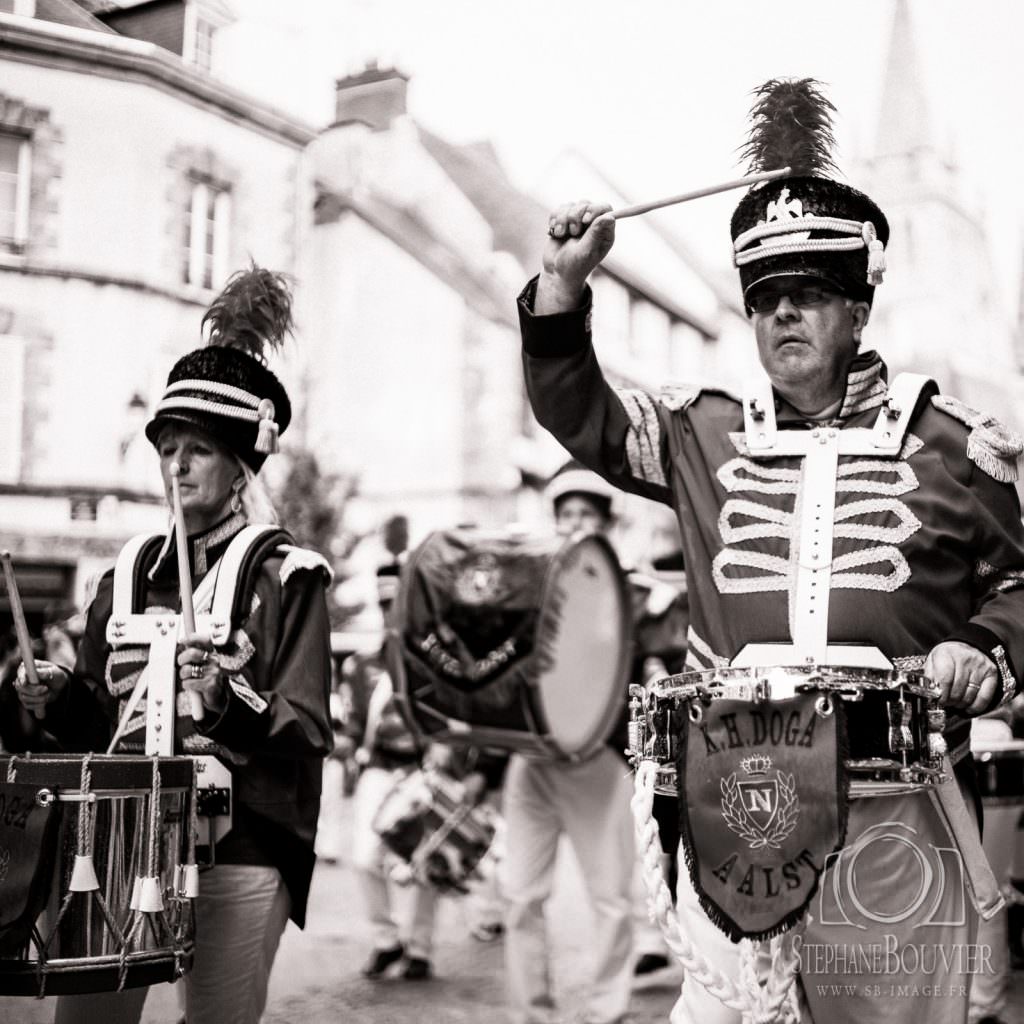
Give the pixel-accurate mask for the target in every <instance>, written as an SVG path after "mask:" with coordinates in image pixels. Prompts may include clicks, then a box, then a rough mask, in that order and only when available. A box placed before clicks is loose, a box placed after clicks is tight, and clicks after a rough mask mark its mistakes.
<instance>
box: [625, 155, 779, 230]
mask: <svg viewBox="0 0 1024 1024" xmlns="http://www.w3.org/2000/svg"><path fill="white" fill-rule="evenodd" d="M790 172H791V168H789V167H780V168H779V169H778V170H777V171H764V172H762V173H761V174H747V175H745V176H744V177H742V178H733V180H732V181H724V182H722V183H721V184H720V185H708V187H707V188H698V189H695V190H694V191H693V192H683V193H681V194H680V195H678V196H668V197H667V198H666V199H655V200H654V201H653V202H650V203H637V204H636V205H634V206H624V207H622V209H621V210H612V212H611V215H612V218H613V219H614V220H621V219H622V218H623V217H636V216H637V215H638V214H641V213H649V212H650V211H651V210H660V209H661V208H662V207H663V206H675V205H676V203H688V202H689V201H690V200H691V199H703V198H704V196H713V195H717V194H718V193H719V192H728V191H729V190H730V189H734V188H743V186H744V185H756V184H757V183H758V182H759V181H772V180H773V179H775V178H784V177H785V176H786V175H787V174H789V173H790Z"/></svg>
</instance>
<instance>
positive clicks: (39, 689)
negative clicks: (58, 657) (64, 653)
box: [14, 661, 68, 718]
mask: <svg viewBox="0 0 1024 1024" xmlns="http://www.w3.org/2000/svg"><path fill="white" fill-rule="evenodd" d="M36 675H37V676H38V677H39V685H38V686H36V685H35V684H33V683H30V682H29V681H28V676H27V675H26V674H25V665H24V663H22V664H21V665H19V666H18V674H17V676H16V678H15V681H14V688H15V690H17V693H18V700H20V701H21V705H22V707H24V708H25V709H27V710H28V711H32V712H34V713H35V715H36V717H37V718H38V717H41V714H42V712H43V711H45V709H46V705H47V704H51V703H52V702H53V701H55V700H56V699H57V698H58V697H59V696H60V694H61V692H62V691H63V689H64V687H65V686H67V684H68V670H67V669H66V668H61V666H60V665H55V664H54V663H53V662H52V661H36Z"/></svg>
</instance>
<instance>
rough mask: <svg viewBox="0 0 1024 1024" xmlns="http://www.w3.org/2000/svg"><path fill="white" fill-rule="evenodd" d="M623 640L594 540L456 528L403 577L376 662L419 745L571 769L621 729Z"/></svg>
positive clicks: (626, 638)
mask: <svg viewBox="0 0 1024 1024" xmlns="http://www.w3.org/2000/svg"><path fill="white" fill-rule="evenodd" d="M631 635H632V621H631V615H630V603H629V594H628V591H627V588H626V584H625V579H624V575H623V572H622V570H621V569H620V568H619V563H618V560H617V559H616V557H615V553H614V551H613V550H612V547H611V545H610V544H609V543H608V541H606V540H605V539H604V538H603V537H601V536H598V535H597V534H587V533H578V534H575V535H574V536H572V537H570V538H569V539H568V540H566V539H563V538H558V537H552V536H548V537H537V536H525V535H523V534H514V533H509V532H497V531H486V530H481V529H477V528H473V527H461V528H458V529H454V530H447V531H440V532H437V533H433V534H431V535H430V536H429V537H428V538H427V539H426V540H425V541H424V542H423V543H422V544H421V545H420V546H419V547H418V548H417V549H416V550H415V551H414V552H413V554H412V556H411V558H410V560H409V563H408V564H407V565H406V566H405V568H404V569H403V571H402V579H401V584H400V586H399V593H398V601H397V619H396V623H395V626H394V628H393V630H392V631H391V634H390V636H389V638H388V662H389V669H390V671H391V673H392V678H393V679H394V680H395V694H396V698H397V699H398V703H399V706H400V707H401V708H402V711H403V713H404V714H405V716H406V718H407V719H408V720H409V723H410V725H411V726H412V727H413V729H414V730H415V731H416V732H417V733H418V734H419V735H420V736H421V738H423V739H426V740H433V741H435V742H439V743H446V744H455V745H472V746H478V747H491V748H497V749H499V750H509V751H515V752H519V753H522V754H524V755H526V756H528V757H534V758H538V759H543V760H581V759H583V758H585V757H587V756H588V755H589V754H591V753H593V752H594V751H595V750H597V749H598V748H599V747H600V746H601V744H602V743H604V741H605V740H606V739H607V738H608V736H609V735H610V734H611V732H612V730H613V728H614V727H615V725H616V724H617V723H618V721H619V720H620V719H621V718H623V717H624V714H625V707H626V686H627V683H628V678H627V676H628V671H629V659H630V654H631Z"/></svg>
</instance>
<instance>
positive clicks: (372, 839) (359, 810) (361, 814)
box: [352, 768, 438, 960]
mask: <svg viewBox="0 0 1024 1024" xmlns="http://www.w3.org/2000/svg"><path fill="white" fill-rule="evenodd" d="M406 774H407V773H406V772H405V771H402V770H401V769H392V770H389V769H386V768H367V769H366V770H365V771H364V772H363V774H362V775H361V776H360V777H359V783H358V784H357V786H356V792H355V797H354V799H355V806H354V808H353V820H352V864H353V866H354V867H355V869H356V871H357V872H358V873H359V881H360V885H359V887H360V891H361V892H362V896H363V908H364V911H365V913H366V919H367V922H368V923H369V925H370V928H371V930H372V933H373V946H374V949H393V948H394V947H395V946H397V945H398V944H399V943H402V944H403V945H404V946H405V947H406V952H407V953H408V954H409V955H410V956H414V957H419V958H421V959H423V960H429V959H430V953H431V949H432V946H433V940H434V918H435V912H436V909H437V899H438V894H437V890H436V889H433V888H430V887H429V886H423V885H416V884H411V885H404V886H399V885H398V884H397V883H395V882H393V881H392V880H391V878H390V874H389V870H388V867H389V857H390V855H389V854H388V851H387V848H386V847H385V845H384V843H383V842H382V841H381V838H380V836H379V835H378V834H377V833H376V832H375V831H374V830H373V819H374V817H375V816H376V814H377V811H378V810H379V809H380V806H381V804H382V803H383V802H384V798H385V797H386V796H387V795H388V793H390V792H391V790H392V789H393V788H394V785H395V783H396V782H398V781H399V780H400V779H401V778H403V776H405V775H406ZM402 903H407V904H408V906H407V908H404V909H406V910H407V914H408V916H407V919H406V920H404V921H402V920H400V918H399V908H400V907H401V904H402Z"/></svg>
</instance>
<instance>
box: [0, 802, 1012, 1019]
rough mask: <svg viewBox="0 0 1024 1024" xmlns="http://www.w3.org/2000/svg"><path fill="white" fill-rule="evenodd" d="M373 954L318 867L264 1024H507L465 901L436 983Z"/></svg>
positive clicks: (574, 1008)
mask: <svg viewBox="0 0 1024 1024" xmlns="http://www.w3.org/2000/svg"><path fill="white" fill-rule="evenodd" d="M348 810H349V808H348V806H347V805H346V804H342V805H341V806H340V814H339V817H338V819H337V820H336V821H335V826H336V827H337V828H338V829H339V832H340V834H341V835H345V834H346V829H345V827H346V824H347V818H348ZM344 848H345V847H344V843H342V846H341V849H342V851H344ZM559 861H560V867H559V871H558V876H557V880H556V895H555V897H554V898H553V900H552V902H551V906H550V907H549V919H550V926H551V933H552V949H553V955H554V961H553V977H554V985H555V990H556V998H557V1001H558V1004H559V1006H560V1007H561V1008H562V1013H563V1020H564V1021H565V1024H577V1022H579V1021H580V1019H581V1018H580V1013H581V1010H582V1005H583V995H584V992H585V977H586V963H587V928H588V921H587V913H586V909H585V908H586V902H585V897H584V892H583V885H582V879H581V877H580V873H579V870H578V868H577V867H576V865H575V861H574V858H573V857H572V855H571V850H570V849H569V848H568V847H566V848H564V849H563V850H562V851H560V858H559ZM369 950H370V936H369V932H368V930H367V928H366V926H365V924H364V923H363V921H362V914H361V902H360V899H359V892H358V889H357V883H356V879H355V875H354V873H353V872H352V871H351V870H350V869H349V868H348V867H347V866H346V864H345V863H344V859H343V858H342V860H341V861H340V862H339V863H337V864H327V863H324V862H321V863H320V864H319V865H318V866H317V869H316V874H315V875H314V878H313V889H312V894H311V899H310V907H309V922H308V924H307V927H306V929H305V931H299V930H298V929H297V928H296V927H295V926H294V925H293V924H290V923H289V925H288V929H287V931H286V932H285V935H284V937H283V939H282V944H281V949H280V951H279V953H278V957H277V961H276V963H275V965H274V972H273V975H272V977H271V982H270V994H269V999H268V1005H267V1011H266V1013H265V1015H264V1018H263V1021H264V1024H505V1021H506V1020H507V1014H506V1012H505V1009H504V1007H505V992H504V968H503V961H502V956H503V948H502V941H501V940H498V941H496V942H490V943H482V942H479V941H477V940H476V939H474V938H473V937H472V936H471V934H470V907H469V905H468V904H467V902H466V900H465V899H444V900H442V901H441V905H440V909H439V919H438V928H437V943H436V948H435V954H434V971H435V977H434V978H432V979H430V980H428V981H419V982H414V981H405V980H403V979H401V978H400V977H385V978H384V979H382V980H380V981H376V982H373V981H368V980H367V979H365V978H363V977H362V975H361V974H360V968H361V966H362V964H363V962H364V961H365V960H366V957H367V955H368V953H369ZM681 978H682V972H681V969H680V968H679V967H678V966H675V967H672V968H669V969H668V970H667V971H664V972H661V974H659V975H657V976H655V977H654V978H652V979H651V980H648V981H647V982H646V983H644V984H643V985H642V986H640V987H638V989H637V991H636V992H635V994H634V998H633V1005H632V1013H633V1020H634V1021H635V1024H655V1022H658V1024H665V1022H667V1021H668V1015H669V1011H670V1009H671V1007H672V1004H673V1003H674V1001H675V998H676V995H677V994H678V991H679V983H680V980H681ZM179 1015H180V1011H179V1009H178V1001H177V996H176V993H175V990H174V987H172V986H170V985H161V986H157V987H155V988H154V989H153V990H152V991H151V992H150V995H149V998H148V1000H147V1003H146V1008H145V1011H144V1014H143V1024H175V1022H176V1021H177V1020H178V1018H179ZM52 1019H53V1007H52V1001H51V1000H49V999H46V1000H42V1001H38V1000H32V999H3V998H0V1024H8V1022H9V1024H49V1022H50V1021H52ZM1005 1020H1006V1022H1007V1024H1016V1022H1019V1021H1022V1020H1024V973H1020V972H1018V973H1017V974H1015V975H1014V978H1013V996H1012V1001H1011V1006H1010V1008H1009V1009H1008V1011H1007V1014H1006V1017H1005ZM89 1024H93V1022H89ZM95 1024H104V1022H99V1021H97V1022H95Z"/></svg>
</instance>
